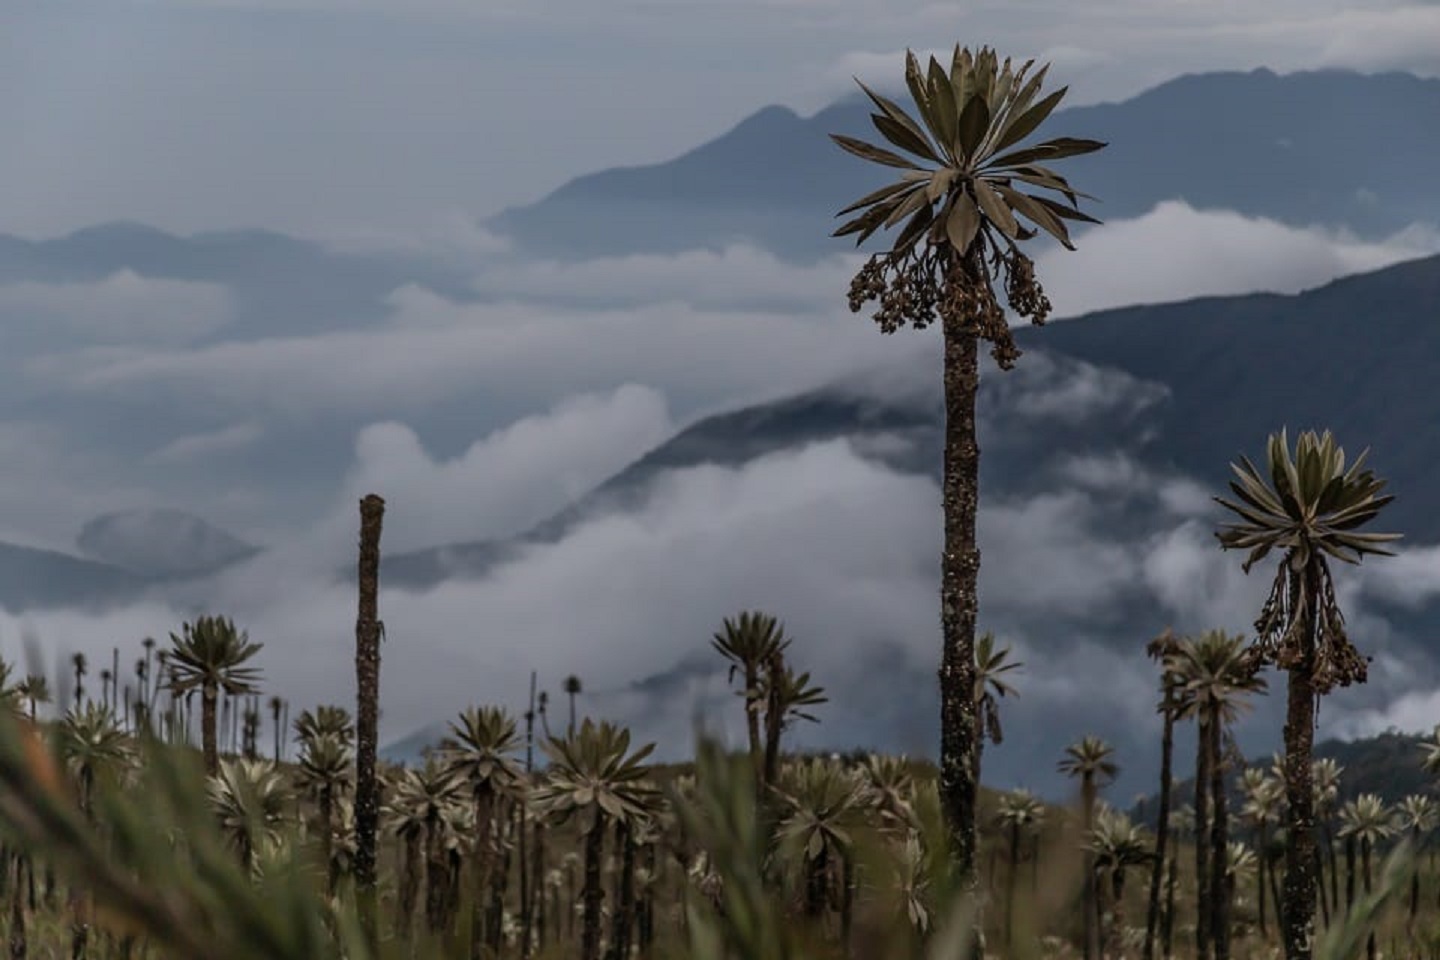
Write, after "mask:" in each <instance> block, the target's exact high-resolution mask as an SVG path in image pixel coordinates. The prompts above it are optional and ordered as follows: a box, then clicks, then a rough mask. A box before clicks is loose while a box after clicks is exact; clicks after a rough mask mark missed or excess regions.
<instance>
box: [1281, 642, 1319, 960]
mask: <svg viewBox="0 0 1440 960" xmlns="http://www.w3.org/2000/svg"><path fill="white" fill-rule="evenodd" d="M1314 656H1315V655H1314V650H1313V649H1312V650H1309V651H1307V652H1306V654H1305V655H1304V656H1303V657H1302V658H1301V660H1300V662H1299V663H1297V664H1295V666H1294V667H1292V668H1291V669H1290V678H1289V688H1290V689H1289V692H1288V696H1287V705H1286V715H1285V803H1286V806H1287V810H1288V813H1287V819H1286V831H1285V882H1284V886H1283V887H1282V889H1281V896H1282V898H1283V902H1282V903H1281V920H1282V924H1283V926H1282V935H1283V937H1284V943H1285V960H1310V955H1311V950H1312V940H1313V937H1314V930H1315V797H1314V784H1313V778H1312V775H1311V771H1310V758H1311V755H1312V753H1313V751H1314V747H1315V686H1314V683H1313V681H1312V679H1311V677H1312V671H1313V669H1314V663H1315V659H1314Z"/></svg>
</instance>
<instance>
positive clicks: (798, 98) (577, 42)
mask: <svg viewBox="0 0 1440 960" xmlns="http://www.w3.org/2000/svg"><path fill="white" fill-rule="evenodd" d="M930 38H933V40H934V42H935V43H936V45H937V46H948V45H949V44H950V43H952V42H954V41H956V40H959V41H963V42H967V43H971V44H974V43H977V42H986V43H992V44H995V45H996V46H998V47H999V48H1000V49H1001V50H1002V51H1004V52H1008V53H1014V54H1015V55H1016V56H1022V57H1024V56H1036V55H1038V56H1040V57H1041V58H1043V59H1047V60H1051V61H1053V62H1054V63H1055V73H1054V74H1053V76H1054V78H1055V79H1057V80H1058V81H1059V82H1064V83H1070V84H1071V85H1072V96H1071V98H1070V100H1069V101H1068V102H1072V103H1077V104H1078V103H1085V102H1090V101H1095V100H1105V99H1116V98H1123V97H1125V96H1129V95H1131V94H1133V93H1135V92H1138V91H1139V90H1140V89H1142V88H1144V87H1146V86H1149V85H1152V84H1154V83H1156V82H1159V81H1161V80H1164V79H1167V78H1169V77H1171V76H1174V75H1176V74H1177V73H1181V72H1186V71H1198V70H1213V69H1221V68H1244V69H1249V68H1252V67H1256V66H1268V67H1271V68H1273V69H1276V70H1279V71H1282V72H1283V71H1287V70H1293V69H1302V68H1303V69H1312V68H1316V67H1322V66H1332V65H1338V66H1350V67H1357V68H1361V69H1366V70H1378V69H1395V68H1399V69H1408V70H1411V71H1413V72H1416V73H1420V74H1425V75H1434V74H1436V73H1437V72H1440V6H1437V5H1436V4H1434V3H1409V4H1405V3H1396V2H1392V0H1380V2H1376V3H1371V4H1368V5H1367V6H1366V7H1365V8H1364V9H1363V10H1362V9H1358V8H1357V7H1356V5H1355V4H1354V3H1353V2H1340V0H1247V2H1239V0H1218V2H1217V0H1205V2H1198V0H1181V2H1163V3H1160V2H1154V0H1086V2H1084V3H1074V2H1071V0H1023V2H1015V0H1003V2H1001V0H980V2H969V3H965V4H950V3H925V2H917V0H887V2H885V3H876V2H874V0H725V2H698V0H408V2H405V3H401V2H398V0H66V2H58V3H57V2H54V0H8V2H6V3H5V4H3V5H0V129H4V130H6V131H9V135H8V136H7V137H6V148H5V155H4V159H3V162H0V223H3V229H4V230H6V231H8V232H15V233H20V234H22V235H26V236H31V237H39V236H48V235H54V234H56V233H59V232H64V231H67V230H70V229H74V228H76V227H80V226H85V225H88V224H93V223H96V222H100V221H103V220H109V219H122V218H123V219H138V220H143V221H146V222H150V223H154V224H156V225H158V226H162V227H165V228H167V229H172V230H179V231H192V230H202V229H214V228H221V227H235V226H264V227H272V228H276V229H282V230H287V231H290V232H295V233H300V234H306V235H323V236H331V237H333V236H366V235H372V234H374V233H375V232H377V231H378V232H380V233H381V234H395V235H402V236H411V235H415V234H425V233H427V232H433V231H436V230H439V229H444V228H445V227H446V225H452V224H454V222H455V218H456V217H457V216H458V215H460V214H471V215H478V216H484V215H487V214H489V213H492V212H495V211H497V210H499V209H501V208H503V207H505V206H507V205H511V204H517V203H523V202H528V201H530V200H533V199H536V198H538V197H539V196H540V195H542V194H544V193H545V192H547V191H548V190H550V189H553V188H554V187H556V186H558V185H559V184H561V183H562V182H564V181H565V180H566V179H568V178H569V177H572V176H574V175H577V174H581V173H586V172H590V171H593V170H596V169H600V168H603V167H607V166H611V165H615V164H633V163H643V162H649V161H655V160H661V159H666V158H668V157H671V156H673V155H675V154H677V153H679V152H682V151H684V150H686V149H688V148H690V147H692V146H694V145H696V144H697V143H699V142H701V141H703V140H705V139H707V138H709V137H711V136H714V135H715V134H717V133H719V132H721V131H722V130H724V129H725V128H726V127H728V126H729V125H731V124H733V123H734V122H736V121H738V120H740V119H741V118H743V117H744V116H746V115H748V114H749V113H751V112H752V111H754V110H756V109H758V108H759V107H761V106H764V105H766V104H769V103H774V102H782V103H786V104H788V105H790V106H793V107H795V108H796V109H798V110H801V111H802V112H809V111H813V110H814V109H816V108H818V107H819V106H821V105H823V104H825V103H827V102H829V101H830V100H832V99H834V98H835V97H836V96H838V95H841V94H844V93H846V92H848V91H850V90H851V89H853V86H852V83H851V79H850V78H851V76H852V74H856V73H858V74H860V75H861V76H863V77H865V78H867V79H868V80H870V81H872V82H874V83H876V84H879V85H884V84H885V83H886V82H887V80H889V79H891V78H896V79H898V77H899V75H900V69H901V60H900V51H901V50H903V49H904V47H905V46H906V45H913V46H917V47H924V46H925V44H926V41H927V39H930Z"/></svg>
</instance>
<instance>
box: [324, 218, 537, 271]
mask: <svg viewBox="0 0 1440 960" xmlns="http://www.w3.org/2000/svg"><path fill="white" fill-rule="evenodd" d="M314 239H316V240H317V241H319V242H320V243H322V244H324V245H325V246H326V247H328V248H329V249H331V250H334V251H335V252H337V253H351V254H371V255H378V254H399V255H402V256H410V257H421V258H425V259H430V260H436V261H439V262H440V263H443V264H446V265H449V266H454V267H461V268H470V267H473V266H474V265H475V264H476V263H479V262H483V261H485V260H488V259H490V258H491V257H496V256H499V255H501V254H504V253H507V252H508V251H509V250H510V249H511V243H510V241H509V240H508V239H507V238H505V237H503V236H500V235H499V234H496V233H492V232H491V231H489V230H487V229H485V227H483V226H482V225H481V224H480V222H479V221H478V220H477V219H476V218H475V217H474V216H472V215H471V214H469V213H466V212H465V211H460V210H454V211H449V212H447V213H443V214H438V215H436V216H434V217H433V218H432V219H431V220H429V221H428V222H427V223H424V224H422V225H421V226H419V227H418V228H416V229H413V230H383V229H379V228H375V227H352V228H350V229H348V230H339V231H336V232H334V233H330V234H326V235H321V236H317V237H315V238H314Z"/></svg>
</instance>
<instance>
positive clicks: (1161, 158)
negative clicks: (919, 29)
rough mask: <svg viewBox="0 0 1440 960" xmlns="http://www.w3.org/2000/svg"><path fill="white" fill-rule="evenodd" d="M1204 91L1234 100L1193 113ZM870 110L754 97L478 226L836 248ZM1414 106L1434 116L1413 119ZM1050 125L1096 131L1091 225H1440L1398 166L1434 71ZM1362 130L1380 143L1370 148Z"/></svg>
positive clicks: (1117, 107)
mask: <svg viewBox="0 0 1440 960" xmlns="http://www.w3.org/2000/svg"><path fill="white" fill-rule="evenodd" d="M1217 99H1220V100H1224V101H1225V102H1227V103H1230V104H1235V105H1237V106H1236V108H1235V109H1230V110H1221V111H1216V110H1213V109H1212V110H1208V111H1205V112H1199V111H1197V109H1196V108H1197V106H1199V105H1200V104H1203V103H1213V101H1215V100H1217ZM869 110H870V105H869V103H868V101H865V100H863V99H862V98H859V97H856V96H850V97H846V98H843V99H841V100H839V101H837V102H835V103H832V104H831V105H829V106H827V107H825V108H823V109H821V110H819V111H817V112H816V113H815V114H812V115H811V116H809V117H801V116H799V115H798V114H796V113H795V112H794V111H792V110H789V109H788V108H786V107H778V106H768V107H765V108H763V109H761V110H759V111H757V112H756V113H754V114H752V115H751V116H749V117H747V118H746V119H744V120H742V121H741V122H740V123H739V124H737V125H735V126H734V127H732V128H731V129H730V130H728V131H726V132H725V133H723V134H721V135H720V136H718V137H715V138H713V139H711V140H709V141H707V142H706V143H703V144H700V145H699V146H697V147H694V148H692V149H691V150H688V151H686V152H685V153H682V154H680V155H679V156H676V157H674V158H672V159H669V160H665V161H660V162H656V163H651V164H644V165H636V166H629V167H618V168H612V169H609V170H602V171H597V172H594V173H589V174H585V175H583V176H580V177H576V178H574V179H572V180H570V181H569V182H567V183H565V184H563V185H561V186H560V187H558V188H557V189H556V190H554V191H553V192H552V193H550V194H548V195H547V196H546V197H544V198H542V199H541V200H539V201H537V202H536V203H533V204H529V205H525V206H519V207H511V208H509V209H506V210H503V211H501V212H500V213H498V214H496V215H495V216H494V217H492V218H490V219H489V220H487V221H486V224H487V226H489V227H490V228H492V229H495V230H497V231H498V232H500V233H503V234H506V235H507V236H509V237H510V238H511V239H513V240H514V241H516V242H517V243H518V244H519V245H520V247H521V248H522V249H525V250H528V251H530V252H532V253H534V254H537V255H541V256H546V257H556V258H560V259H585V258H588V257H594V256H620V255H624V254H629V253H664V252H675V251H678V250H683V249H693V248H711V249H716V248H719V247H722V246H724V245H725V244H727V243H731V242H735V241H737V240H749V241H751V242H755V243H758V244H759V245H761V246H763V247H765V248H767V249H769V250H771V251H772V252H774V253H777V254H780V255H782V256H785V257H787V258H792V259H799V260H812V259H814V258H816V257H819V256H823V255H825V254H827V253H836V252H841V251H842V250H848V249H850V248H851V246H850V244H849V243H848V242H847V243H843V244H842V243H840V242H838V241H836V240H832V239H829V233H830V232H831V231H832V230H833V229H834V227H835V226H836V224H837V223H838V221H836V220H835V219H834V214H835V211H837V210H839V209H840V208H841V207H842V206H843V205H844V204H845V203H847V202H849V201H850V200H853V199H854V198H856V197H858V196H860V195H862V194H863V193H866V192H868V191H869V190H872V189H874V188H875V187H877V186H879V185H881V184H883V183H884V182H886V180H887V179H888V178H887V175H886V173H885V172H884V171H882V170H878V169H877V168H876V167H875V165H874V164H866V163H864V162H862V161H860V160H857V159H856V158H854V157H851V156H849V155H848V154H845V153H843V152H842V151H840V150H839V149H837V148H836V147H835V146H834V144H833V143H831V142H830V139H829V137H828V134H830V133H843V134H847V135H850V136H858V137H862V138H864V139H867V140H874V139H877V138H878V136H879V135H878V134H876V133H875V132H874V130H873V128H872V127H871V125H870V123H869V120H868V116H867V115H868V113H869ZM1427 115H1428V116H1433V117H1435V118H1436V122H1435V123H1434V124H1430V125H1428V126H1427V125H1426V124H1423V123H1422V124H1417V123H1414V122H1413V120H1414V118H1415V117H1417V116H1418V117H1424V116H1427ZM1197 118H1199V119H1197ZM1337 118H1338V120H1339V122H1337ZM1397 131H1398V133H1397ZM1046 133H1047V135H1049V136H1063V135H1069V136H1085V137H1093V138H1096V139H1101V140H1106V141H1108V142H1109V144H1110V146H1109V148H1108V149H1106V150H1104V151H1101V152H1100V153H1099V154H1092V155H1089V156H1084V157H1076V158H1073V159H1072V160H1068V161H1066V163H1067V166H1066V168H1065V171H1064V172H1065V174H1066V176H1067V177H1069V179H1070V181H1071V182H1072V183H1074V184H1075V185H1076V186H1078V187H1080V188H1081V189H1084V190H1085V191H1086V192H1087V193H1091V194H1094V195H1095V196H1097V197H1099V198H1100V203H1099V204H1098V205H1097V207H1096V208H1095V211H1094V212H1095V213H1096V215H1097V216H1100V217H1101V218H1102V219H1116V218H1123V217H1131V216H1138V215H1139V214H1142V213H1144V212H1146V211H1148V210H1149V209H1151V208H1152V207H1153V206H1154V205H1155V204H1157V203H1159V202H1161V201H1164V200H1171V199H1177V198H1183V199H1185V200H1187V201H1188V202H1190V203H1191V204H1192V205H1194V206H1197V207H1200V208H1205V209H1209V208H1223V209H1232V210H1237V211H1239V212H1242V213H1244V214H1246V215H1250V216H1266V217H1270V218H1273V219H1276V220H1279V221H1280V222H1282V223H1286V224H1289V225H1291V226H1311V225H1314V224H1317V223H1319V224H1326V225H1331V226H1344V227H1347V228H1349V229H1351V230H1353V231H1355V232H1356V233H1358V234H1360V235H1362V236H1364V237H1367V238H1372V239H1374V238H1379V237H1382V236H1386V235H1388V234H1390V233H1393V232H1395V231H1398V230H1399V229H1401V228H1403V227H1405V226H1408V225H1409V224H1410V223H1412V222H1413V221H1414V220H1416V219H1421V220H1428V221H1430V222H1440V187H1437V186H1436V185H1434V184H1421V183H1417V182H1416V180H1415V178H1414V177H1413V175H1412V174H1411V173H1410V172H1409V171H1410V170H1411V169H1413V165H1414V164H1415V163H1417V162H1420V161H1422V160H1423V159H1425V158H1429V157H1433V156H1436V155H1440V80H1437V79H1430V78H1420V77H1416V76H1414V75H1411V74H1407V73H1398V72H1386V73H1374V74H1363V73H1358V72H1354V71H1347V70H1321V71H1301V72H1296V73H1288V74H1277V73H1275V72H1274V71H1271V70H1268V69H1263V68H1262V69H1258V70H1254V71H1249V72H1241V71H1227V72H1214V73H1200V74H1186V75H1183V76H1180V77H1176V78H1173V79H1171V80H1168V81H1165V82H1164V83H1161V84H1158V85H1157V86H1155V87H1151V88H1149V89H1148V90H1145V91H1142V92H1141V93H1139V94H1136V95H1135V96H1133V97H1130V98H1127V99H1125V100H1123V101H1118V102H1111V103H1101V104H1091V105H1085V106H1075V107H1064V108H1062V109H1060V110H1058V111H1057V112H1056V113H1055V114H1054V115H1053V116H1052V117H1051V118H1050V120H1049V122H1048V124H1047V127H1046ZM1376 142H1388V144H1389V149H1387V150H1385V151H1380V153H1383V154H1384V156H1383V157H1377V156H1376V153H1377V152H1376V151H1374V150H1373V144H1374V143H1376ZM1407 165H1409V166H1407ZM1217 169H1218V170H1221V171H1223V170H1232V169H1233V170H1238V169H1243V170H1244V171H1245V176H1244V177H1243V178H1236V177H1229V176H1223V175H1216V170H1217ZM875 242H876V241H872V245H873V243H875Z"/></svg>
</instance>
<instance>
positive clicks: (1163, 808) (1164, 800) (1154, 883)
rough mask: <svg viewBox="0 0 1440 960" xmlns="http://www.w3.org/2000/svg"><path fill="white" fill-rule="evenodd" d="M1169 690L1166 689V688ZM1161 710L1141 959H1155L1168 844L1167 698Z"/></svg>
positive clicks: (1171, 732) (1170, 755)
mask: <svg viewBox="0 0 1440 960" xmlns="http://www.w3.org/2000/svg"><path fill="white" fill-rule="evenodd" d="M1167 689H1168V688H1167ZM1165 699H1166V706H1165V708H1163V709H1162V710H1161V715H1162V717H1163V718H1164V724H1165V727H1164V732H1163V733H1162V734H1161V739H1160V814H1159V817H1158V819H1157V820H1156V823H1155V859H1154V861H1153V862H1152V863H1151V865H1150V902H1149V905H1148V906H1147V908H1146V910H1145V948H1144V952H1143V953H1142V956H1143V958H1144V960H1154V957H1155V935H1156V932H1157V931H1158V929H1159V922H1160V892H1161V887H1162V886H1163V885H1164V879H1165V850H1166V847H1167V846H1168V845H1169V842H1170V790H1171V787H1172V783H1171V779H1172V778H1171V773H1170V769H1171V766H1172V765H1173V762H1174V753H1175V717H1174V714H1173V712H1172V711H1171V710H1170V709H1169V705H1168V703H1169V699H1170V698H1169V696H1168V695H1167V696H1166V698H1165Z"/></svg>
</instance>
